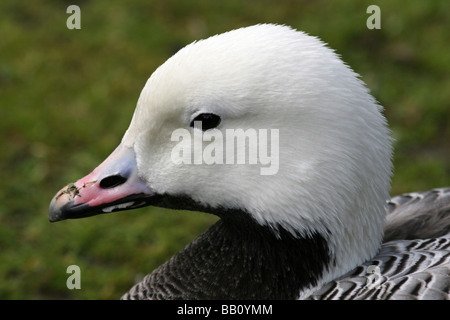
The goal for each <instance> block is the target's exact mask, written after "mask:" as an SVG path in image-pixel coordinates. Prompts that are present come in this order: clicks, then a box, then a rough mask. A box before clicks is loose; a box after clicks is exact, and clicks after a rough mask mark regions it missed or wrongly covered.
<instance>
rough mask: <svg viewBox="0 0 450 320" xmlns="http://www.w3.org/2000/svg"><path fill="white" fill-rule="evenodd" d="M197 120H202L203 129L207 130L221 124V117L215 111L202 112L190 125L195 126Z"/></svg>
mask: <svg viewBox="0 0 450 320" xmlns="http://www.w3.org/2000/svg"><path fill="white" fill-rule="evenodd" d="M197 121H199V122H201V125H202V127H201V128H202V130H203V131H206V130H209V129H212V128H215V127H217V126H218V125H219V124H220V121H221V119H220V117H219V116H218V115H217V114H214V113H200V114H199V115H198V116H196V117H195V118H194V119H193V120H192V121H191V124H190V126H191V127H192V128H194V123H195V122H197Z"/></svg>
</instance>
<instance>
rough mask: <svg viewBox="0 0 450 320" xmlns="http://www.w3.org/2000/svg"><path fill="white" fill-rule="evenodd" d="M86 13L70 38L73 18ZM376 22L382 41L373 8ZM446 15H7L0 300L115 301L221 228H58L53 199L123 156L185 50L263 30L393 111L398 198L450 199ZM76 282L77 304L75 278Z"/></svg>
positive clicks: (0, 76)
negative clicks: (246, 29) (302, 47)
mask: <svg viewBox="0 0 450 320" xmlns="http://www.w3.org/2000/svg"><path fill="white" fill-rule="evenodd" d="M75 3H77V4H78V5H79V6H80V8H81V26H82V29H81V30H68V29H67V28H66V20H67V18H68V17H69V15H68V14H67V13H66V8H67V6H69V5H70V4H75ZM370 4H378V5H379V6H380V8H381V30H369V29H367V28H366V20H367V18H368V17H369V14H367V13H366V8H367V7H368V6H369V5H370ZM449 13H450V2H449V1H448V0H442V1H439V0H434V1H423V0H411V1H402V0H395V1H394V0H389V1H279V0H278V1H187V0H184V1H167V0H166V1H144V0H142V1H117V0H112V1H111V0H110V1H88V0H85V1H55V0H53V1H23V0H2V1H0V111H1V112H0V133H1V135H0V139H1V140H0V145H1V148H0V172H1V175H2V178H1V179H0V250H1V251H0V299H52V298H57V299H117V298H118V297H120V295H121V294H122V293H124V292H125V291H126V290H127V289H128V288H130V287H131V286H132V285H133V284H134V282H135V281H136V280H138V279H140V278H141V277H142V276H143V275H145V274H146V273H149V272H151V271H152V270H153V269H154V268H155V267H157V266H158V265H159V264H161V263H163V262H164V261H165V260H167V259H168V258H169V257H170V256H171V255H173V254H174V253H175V252H177V251H178V250H180V249H181V248H182V247H184V246H185V245H186V244H187V243H188V242H190V241H191V240H192V239H193V238H194V237H196V236H197V235H198V234H200V233H201V232H202V231H203V230H205V229H206V228H207V226H208V225H210V224H212V223H213V222H214V221H215V220H216V219H215V218H214V217H213V216H210V215H208V214H202V213H192V212H170V211H168V210H163V209H158V208H143V209H139V210H135V211H127V212H122V213H117V214H111V215H102V216H96V217H92V218H89V219H83V220H69V221H64V222H59V223H56V224H50V223H49V222H48V220H47V210H48V204H49V202H50V200H51V198H52V197H53V195H54V194H55V192H56V191H57V190H59V189H60V188H61V187H62V186H63V185H65V184H66V183H68V182H71V181H75V180H77V179H78V178H80V177H82V176H84V175H85V174H87V173H89V172H90V171H91V170H92V169H93V168H94V167H96V166H97V165H98V164H99V163H100V162H101V161H102V160H103V159H104V158H105V157H106V156H107V155H108V154H109V153H110V152H111V151H112V150H114V148H115V147H116V146H117V144H118V143H119V142H120V139H121V137H122V135H123V133H124V132H125V130H126V129H127V127H128V124H129V122H130V120H131V116H132V113H133V110H134V108H135V105H136V101H137V98H138V96H139V93H140V91H141V89H142V87H143V86H144V84H145V82H146V80H147V78H148V77H149V76H150V75H151V73H152V72H153V71H154V70H155V68H157V67H158V66H159V65H160V64H162V63H163V62H164V61H165V60H166V59H167V58H169V57H170V56H171V55H172V54H173V53H174V52H176V51H177V50H178V49H179V48H181V47H182V46H184V45H186V44H188V43H190V42H192V41H193V40H196V39H200V38H205V37H208V36H210V35H213V34H216V33H221V32H224V31H227V30H230V29H234V28H238V27H242V26H248V25H252V24H256V23H262V22H272V23H280V24H288V25H291V26H292V27H294V28H297V29H300V30H303V31H306V32H308V33H310V34H312V35H316V36H319V37H320V38H322V39H323V40H324V41H326V42H327V43H329V44H330V46H331V47H332V48H334V49H336V51H337V52H338V53H339V54H340V55H342V57H343V59H344V60H345V61H346V62H347V63H348V64H349V65H350V66H352V68H353V69H354V70H355V71H356V72H358V73H359V74H361V77H362V79H363V80H364V81H365V82H366V83H367V84H368V86H369V88H370V89H371V90H372V93H373V95H374V96H375V97H376V98H377V99H378V100H379V101H380V103H381V104H382V105H383V106H384V107H385V109H386V110H385V115H386V117H387V119H388V121H389V123H390V126H391V128H392V130H393V136H394V138H395V139H396V142H395V158H394V161H395V175H394V178H393V182H392V194H398V193H402V192H409V191H417V190H424V189H428V188H433V187H442V186H448V185H450V129H449V124H450V94H449V93H450V77H449V74H450V72H449V71H450V54H449V52H450V37H449V33H450V23H449V21H450V19H449ZM71 264H76V265H78V266H80V268H81V290H68V289H67V288H66V279H67V277H68V274H66V268H67V267H68V266H69V265H71Z"/></svg>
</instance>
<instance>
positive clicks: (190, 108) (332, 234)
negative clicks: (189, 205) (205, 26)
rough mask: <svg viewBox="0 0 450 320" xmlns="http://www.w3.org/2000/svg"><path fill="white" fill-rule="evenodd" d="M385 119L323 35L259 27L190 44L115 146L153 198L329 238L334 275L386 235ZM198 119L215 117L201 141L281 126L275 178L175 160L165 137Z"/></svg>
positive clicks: (161, 73)
mask: <svg viewBox="0 0 450 320" xmlns="http://www.w3.org/2000/svg"><path fill="white" fill-rule="evenodd" d="M381 111H382V108H381V107H380V106H379V105H378V104H377V103H376V101H375V100H374V98H373V97H372V96H371V95H370V94H369V92H368V90H367V89H366V87H365V86H364V84H363V82H362V81H360V80H359V79H358V75H357V74H355V73H354V72H353V71H352V70H351V69H350V68H349V67H348V66H346V65H345V64H344V63H343V62H342V61H341V60H340V59H339V57H338V56H337V55H336V54H335V53H334V52H333V51H332V50H330V49H329V48H327V47H326V46H325V45H324V43H323V42H321V41H320V40H319V39H317V38H315V37H311V36H308V35H306V34H305V33H302V32H299V31H295V30H292V29H290V28H288V27H285V26H278V25H256V26H252V27H248V28H242V29H238V30H234V31H230V32H227V33H224V34H220V35H216V36H213V37H211V38H209V39H206V40H201V41H198V42H194V43H192V44H190V45H188V46H186V47H185V48H183V49H181V50H180V51H179V52H177V53H176V54H175V55H174V56H173V57H171V58H170V59H169V60H167V61H166V62H165V63H164V64H163V65H162V66H160V67H159V68H158V69H157V70H156V71H155V72H154V73H153V75H152V76H151V77H150V79H149V80H148V82H147V84H146V85H145V87H144V89H143V91H142V93H141V96H140V98H139V101H138V104H137V108H136V111H135V113H134V116H133V119H132V122H131V124H130V127H129V128H128V131H127V132H126V134H125V136H124V137H123V140H122V144H121V147H122V148H126V149H132V150H134V153H135V154H136V161H137V175H138V176H139V177H140V179H142V180H143V181H144V182H145V184H146V186H147V187H149V188H150V189H151V191H152V192H153V193H155V194H170V195H185V196H188V197H190V198H192V199H193V200H194V201H196V202H198V203H200V204H203V205H205V206H207V207H213V208H214V207H223V208H233V209H242V210H243V211H246V212H248V213H249V214H250V215H251V216H252V217H253V218H254V219H255V220H256V221H257V222H258V223H259V224H261V225H269V226H271V227H273V228H274V232H277V228H278V227H283V228H284V229H286V230H288V231H291V232H292V233H293V234H296V235H304V236H307V235H309V234H311V232H320V233H321V234H324V235H326V237H327V239H328V241H329V247H330V250H332V251H333V252H334V255H335V257H336V265H337V266H338V267H337V268H336V269H335V270H332V271H330V273H329V274H328V275H327V277H328V278H330V279H331V278H333V277H335V276H337V275H340V274H342V273H343V272H346V271H348V270H349V269H350V268H353V267H354V266H356V265H357V264H358V263H361V262H363V261H364V260H366V259H368V258H370V257H371V256H373V255H374V254H375V253H376V251H377V250H378V248H379V246H380V242H381V239H382V236H383V228H384V219H385V211H384V204H385V200H386V199H387V198H388V191H389V188H390V174H391V139H390V137H389V130H388V128H387V126H386V121H385V118H384V117H383V115H382V114H381ZM202 113H209V114H215V115H217V116H219V117H220V124H219V125H218V126H217V127H216V128H214V129H210V130H207V131H205V134H207V133H208V132H210V133H211V132H212V133H214V132H217V130H219V131H221V132H222V133H223V136H225V130H226V129H239V128H241V129H244V130H247V129H249V128H251V129H256V130H259V129H269V130H270V129H278V130H279V164H278V167H277V169H278V170H277V172H276V173H275V174H273V175H261V171H260V169H261V165H258V164H257V165H255V164H206V163H201V164H183V163H182V164H179V163H174V161H173V159H172V150H173V149H174V147H175V146H176V145H178V144H179V143H180V142H178V141H172V140H171V136H172V133H173V132H174V131H175V130H176V129H179V128H184V129H186V130H188V131H189V132H192V133H193V132H195V130H198V129H194V128H191V127H190V124H191V122H192V120H193V119H194V118H195V117H196V116H198V115H199V114H202ZM193 139H194V140H195V139H200V138H199V137H198V136H195V135H193ZM183 142H185V143H188V142H187V141H183ZM204 146H205V144H204ZM192 152H194V150H192ZM94 172H95V171H94ZM91 175H92V174H91ZM94 175H97V176H98V172H97V173H96V174H94ZM92 177H93V176H90V178H89V179H93V178H92ZM89 179H88V180H89ZM96 179H97V178H96ZM86 181H87V180H85V182H84V183H86ZM77 183H78V182H77ZM77 183H76V185H77V187H78V188H82V186H81V184H80V183H78V184H77ZM81 191H83V190H81ZM60 195H61V194H60ZM75 198H76V197H75ZM75 200H77V199H75ZM52 203H53V202H52ZM54 206H55V205H54ZM117 208H118V209H123V208H125V206H124V207H123V208H122V207H120V208H119V207H117ZM325 280H326V279H325Z"/></svg>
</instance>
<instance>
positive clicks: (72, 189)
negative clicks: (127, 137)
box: [48, 145, 155, 222]
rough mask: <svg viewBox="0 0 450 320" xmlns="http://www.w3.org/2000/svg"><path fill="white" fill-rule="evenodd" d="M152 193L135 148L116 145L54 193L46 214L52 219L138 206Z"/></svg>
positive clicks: (144, 204) (145, 201)
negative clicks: (141, 174)
mask: <svg viewBox="0 0 450 320" xmlns="http://www.w3.org/2000/svg"><path fill="white" fill-rule="evenodd" d="M154 195H155V194H154V192H153V191H152V190H151V189H150V188H149V187H148V186H147V184H146V183H145V182H144V181H143V180H142V179H141V178H140V177H139V176H138V172H137V163H136V154H135V153H134V150H133V149H131V148H128V147H124V146H122V145H119V146H118V147H117V148H116V150H114V152H113V153H111V155H110V156H109V157H108V158H107V159H106V160H105V161H103V163H102V164H100V165H99V166H98V167H97V168H95V169H94V171H92V172H91V173H90V174H88V175H87V176H85V177H84V178H81V179H80V180H78V181H77V182H75V183H71V184H68V185H67V186H65V187H64V188H62V189H61V190H60V191H58V192H57V193H56V195H55V196H54V197H53V199H52V201H51V203H50V208H49V214H48V217H49V220H50V221H51V222H55V221H60V220H65V219H76V218H83V217H89V216H92V215H96V214H101V213H109V212H113V211H120V210H127V209H134V208H139V207H143V206H146V205H150V204H152V203H151V202H152V198H153V196H154Z"/></svg>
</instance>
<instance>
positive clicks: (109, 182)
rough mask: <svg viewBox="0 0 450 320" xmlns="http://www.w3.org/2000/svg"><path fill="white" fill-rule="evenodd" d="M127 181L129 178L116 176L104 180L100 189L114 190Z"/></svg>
mask: <svg viewBox="0 0 450 320" xmlns="http://www.w3.org/2000/svg"><path fill="white" fill-rule="evenodd" d="M125 181H127V178H125V177H122V176H121V175H119V174H116V175H113V176H109V177H106V178H103V179H102V181H100V188H102V189H110V188H114V187H117V186H119V185H121V184H122V183H124V182H125Z"/></svg>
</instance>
